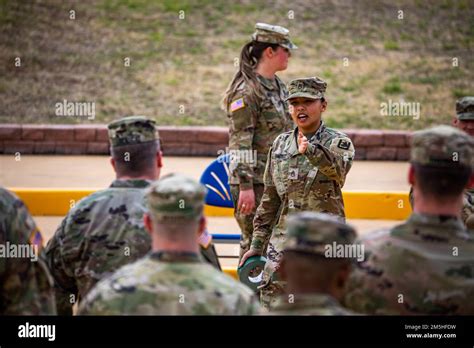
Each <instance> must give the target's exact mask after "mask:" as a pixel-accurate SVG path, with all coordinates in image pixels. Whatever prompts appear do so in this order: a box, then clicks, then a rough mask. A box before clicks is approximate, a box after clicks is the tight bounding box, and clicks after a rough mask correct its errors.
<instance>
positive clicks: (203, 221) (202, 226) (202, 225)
mask: <svg viewBox="0 0 474 348" xmlns="http://www.w3.org/2000/svg"><path fill="white" fill-rule="evenodd" d="M206 228H207V220H206V217H205V216H204V215H203V216H201V218H200V219H199V231H198V236H200V235H201V234H203V233H204V231H205V230H206Z"/></svg>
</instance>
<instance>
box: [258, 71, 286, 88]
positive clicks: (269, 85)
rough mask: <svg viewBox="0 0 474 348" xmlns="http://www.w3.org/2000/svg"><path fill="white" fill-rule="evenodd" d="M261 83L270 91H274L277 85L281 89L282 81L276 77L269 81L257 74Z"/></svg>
mask: <svg viewBox="0 0 474 348" xmlns="http://www.w3.org/2000/svg"><path fill="white" fill-rule="evenodd" d="M256 75H257V78H258V80H259V81H260V83H261V84H262V85H263V86H264V87H265V88H266V89H268V90H270V91H273V90H275V84H276V85H277V86H278V87H280V81H278V77H277V76H276V75H275V78H274V79H267V78H266V77H263V76H262V75H260V74H256Z"/></svg>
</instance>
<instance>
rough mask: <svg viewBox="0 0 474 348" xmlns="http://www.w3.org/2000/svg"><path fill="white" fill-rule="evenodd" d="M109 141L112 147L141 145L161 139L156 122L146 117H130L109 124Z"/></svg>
mask: <svg viewBox="0 0 474 348" xmlns="http://www.w3.org/2000/svg"><path fill="white" fill-rule="evenodd" d="M107 128H108V130H109V141H110V144H111V145H112V146H121V145H133V144H141V143H146V142H149V141H156V140H159V139H160V136H159V134H158V129H156V127H155V121H153V120H150V119H148V118H146V117H145V116H130V117H125V118H122V119H120V120H117V121H114V122H112V123H109V125H108V127H107Z"/></svg>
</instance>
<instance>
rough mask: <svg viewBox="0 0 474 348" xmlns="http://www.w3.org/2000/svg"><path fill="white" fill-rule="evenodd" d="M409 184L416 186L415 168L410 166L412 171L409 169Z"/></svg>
mask: <svg viewBox="0 0 474 348" xmlns="http://www.w3.org/2000/svg"><path fill="white" fill-rule="evenodd" d="M408 183H409V184H410V185H411V186H413V185H414V184H415V168H413V165H411V164H410V169H408Z"/></svg>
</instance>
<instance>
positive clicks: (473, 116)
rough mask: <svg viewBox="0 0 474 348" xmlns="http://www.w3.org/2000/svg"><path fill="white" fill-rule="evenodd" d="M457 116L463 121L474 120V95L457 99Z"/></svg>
mask: <svg viewBox="0 0 474 348" xmlns="http://www.w3.org/2000/svg"><path fill="white" fill-rule="evenodd" d="M456 117H457V118H458V120H461V121H471V120H472V121H474V97H463V98H461V99H458V100H457V101H456Z"/></svg>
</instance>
